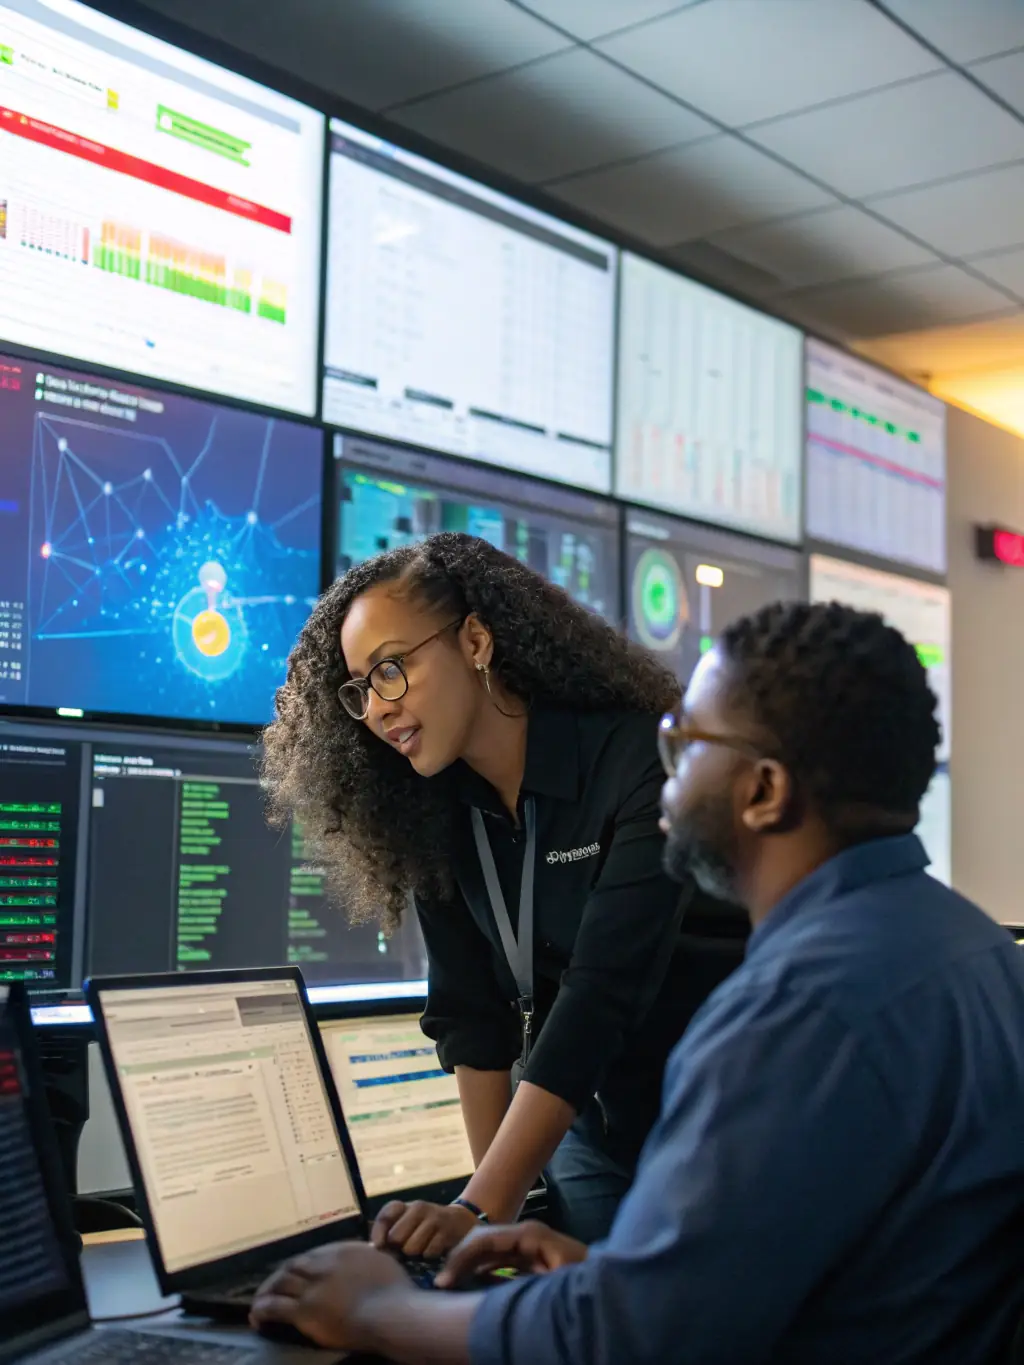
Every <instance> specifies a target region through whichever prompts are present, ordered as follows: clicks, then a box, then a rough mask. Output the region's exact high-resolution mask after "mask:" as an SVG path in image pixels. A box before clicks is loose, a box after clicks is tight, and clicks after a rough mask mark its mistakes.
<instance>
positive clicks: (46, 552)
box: [39, 540, 53, 559]
mask: <svg viewBox="0 0 1024 1365" xmlns="http://www.w3.org/2000/svg"><path fill="white" fill-rule="evenodd" d="M39 553H40V554H41V555H42V557H43V558H44V559H49V558H50V556H51V555H52V554H53V546H52V545H51V544H50V542H49V541H48V540H47V541H44V542H43V544H42V546H41V547H40V550H39Z"/></svg>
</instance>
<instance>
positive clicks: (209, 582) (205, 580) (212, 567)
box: [199, 559, 228, 607]
mask: <svg viewBox="0 0 1024 1365" xmlns="http://www.w3.org/2000/svg"><path fill="white" fill-rule="evenodd" d="M227 581H228V576H227V573H226V572H225V570H224V566H223V565H222V564H218V563H217V561H216V560H215V559H210V560H207V562H206V563H205V564H204V565H203V567H202V568H201V569H200V570H199V586H200V587H201V588H202V589H203V591H204V592H205V593H207V594H208V595H209V594H211V593H212V595H213V598H212V599H211V601H210V606H211V607H212V606H213V599H215V598H216V596H217V593H219V592H223V591H224V585H225V584H226V583H227Z"/></svg>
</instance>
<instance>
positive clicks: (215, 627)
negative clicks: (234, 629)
mask: <svg viewBox="0 0 1024 1365" xmlns="http://www.w3.org/2000/svg"><path fill="white" fill-rule="evenodd" d="M192 639H193V642H194V643H195V647H196V649H198V650H199V653H200V654H202V655H203V656H204V657H205V658H207V659H217V658H219V657H220V656H221V655H222V654H224V653H226V651H227V649H228V646H229V645H230V644H231V627H230V626H229V625H228V623H227V621H226V620H225V619H224V617H223V616H222V615H221V614H220V612H219V611H210V610H209V609H207V610H206V611H201V612H200V613H199V615H198V616H196V617H195V618H194V620H193V621H192Z"/></svg>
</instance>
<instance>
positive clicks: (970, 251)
mask: <svg viewBox="0 0 1024 1365" xmlns="http://www.w3.org/2000/svg"><path fill="white" fill-rule="evenodd" d="M871 207H872V209H873V210H874V211H875V212H876V213H880V214H881V215H882V217H883V218H888V219H889V221H890V222H893V223H895V224H897V226H898V227H902V228H905V229H906V231H907V232H912V233H913V234H914V236H915V237H920V238H922V240H924V241H926V242H928V243H929V244H930V245H931V246H933V247H934V248H935V249H936V250H937V251H940V252H943V253H944V254H945V255H947V256H958V257H964V256H976V255H978V254H979V253H980V252H982V251H998V250H999V249H1000V248H1003V247H1011V246H1017V245H1019V244H1020V243H1022V242H1024V164H1017V165H1015V166H1001V167H999V168H998V170H993V171H984V172H983V173H982V174H981V175H967V176H961V177H959V178H958V179H956V180H947V181H944V182H943V183H942V184H941V185H929V186H927V187H925V188H924V189H919V190H907V191H906V192H905V193H903V194H886V195H882V196H880V197H879V198H877V199H872V200H871Z"/></svg>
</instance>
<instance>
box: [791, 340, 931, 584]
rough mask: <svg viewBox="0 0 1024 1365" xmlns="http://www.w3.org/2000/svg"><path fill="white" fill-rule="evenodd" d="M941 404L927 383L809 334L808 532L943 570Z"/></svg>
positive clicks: (895, 559)
mask: <svg viewBox="0 0 1024 1365" xmlns="http://www.w3.org/2000/svg"><path fill="white" fill-rule="evenodd" d="M945 414H946V409H945V404H943V403H942V402H940V401H939V399H937V398H933V397H932V396H931V394H928V393H925V392H924V390H923V389H918V388H916V387H915V386H914V385H913V384H907V383H905V382H904V381H903V380H900V379H897V378H895V376H893V375H890V374H888V373H886V371H885V370H880V369H878V368H877V367H876V366H874V365H869V364H867V362H866V361H863V360H859V359H857V358H856V357H854V356H850V355H847V354H845V353H844V352H843V351H839V350H836V348H835V347H832V346H827V345H825V343H824V342H819V341H816V340H814V339H813V338H811V339H809V340H808V342H807V534H808V535H809V536H810V537H811V538H812V539H815V540H821V541H827V542H829V543H831V544H834V545H838V546H842V547H844V548H845V549H849V550H853V551H860V552H861V553H863V554H869V555H874V556H876V557H877V558H879V559H886V560H891V561H893V562H895V563H897V564H907V565H909V566H911V567H914V568H918V569H924V570H927V571H929V572H931V573H936V574H941V573H945V571H946V444H945V442H946V417H945Z"/></svg>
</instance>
